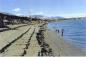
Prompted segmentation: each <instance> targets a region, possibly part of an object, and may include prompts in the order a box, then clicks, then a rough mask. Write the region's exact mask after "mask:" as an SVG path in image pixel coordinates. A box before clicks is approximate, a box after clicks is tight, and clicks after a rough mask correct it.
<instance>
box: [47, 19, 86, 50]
mask: <svg viewBox="0 0 86 57" xmlns="http://www.w3.org/2000/svg"><path fill="white" fill-rule="evenodd" d="M48 27H49V28H51V29H59V30H61V29H64V36H63V37H64V39H65V40H68V41H69V42H73V44H74V45H76V46H77V47H79V48H81V49H82V50H86V20H85V19H82V20H69V21H64V22H57V23H49V24H48Z"/></svg>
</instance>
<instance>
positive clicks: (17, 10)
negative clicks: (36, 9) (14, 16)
mask: <svg viewBox="0 0 86 57" xmlns="http://www.w3.org/2000/svg"><path fill="white" fill-rule="evenodd" d="M20 10H21V9H20V8H15V9H13V11H15V12H19V11H20Z"/></svg>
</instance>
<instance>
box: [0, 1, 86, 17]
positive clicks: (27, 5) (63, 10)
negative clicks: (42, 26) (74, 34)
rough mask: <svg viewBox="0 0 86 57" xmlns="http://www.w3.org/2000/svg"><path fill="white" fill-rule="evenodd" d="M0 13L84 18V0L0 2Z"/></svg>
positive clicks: (85, 12) (85, 13)
mask: <svg viewBox="0 0 86 57" xmlns="http://www.w3.org/2000/svg"><path fill="white" fill-rule="evenodd" d="M0 12H6V13H11V14H16V15H25V16H29V15H44V16H62V17H84V16H86V0H0Z"/></svg>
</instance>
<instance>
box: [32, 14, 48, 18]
mask: <svg viewBox="0 0 86 57" xmlns="http://www.w3.org/2000/svg"><path fill="white" fill-rule="evenodd" d="M30 17H32V18H38V19H46V18H48V17H47V16H43V15H31V16H30Z"/></svg>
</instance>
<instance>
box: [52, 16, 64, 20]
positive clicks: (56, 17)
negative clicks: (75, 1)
mask: <svg viewBox="0 0 86 57" xmlns="http://www.w3.org/2000/svg"><path fill="white" fill-rule="evenodd" d="M50 18H51V19H62V18H64V17H61V16H54V17H50Z"/></svg>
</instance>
